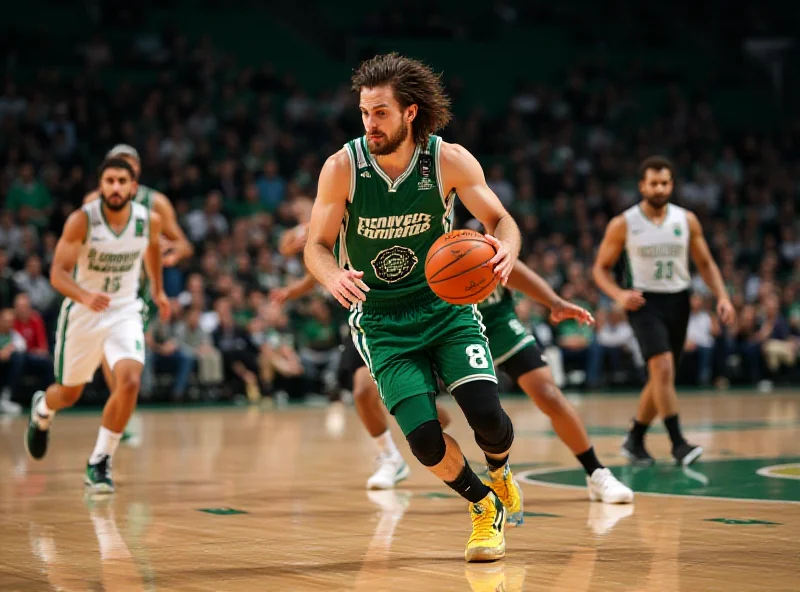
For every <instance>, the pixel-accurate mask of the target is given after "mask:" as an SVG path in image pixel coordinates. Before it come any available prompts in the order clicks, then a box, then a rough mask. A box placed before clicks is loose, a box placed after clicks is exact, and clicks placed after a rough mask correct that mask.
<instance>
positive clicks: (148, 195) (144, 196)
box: [133, 185, 158, 333]
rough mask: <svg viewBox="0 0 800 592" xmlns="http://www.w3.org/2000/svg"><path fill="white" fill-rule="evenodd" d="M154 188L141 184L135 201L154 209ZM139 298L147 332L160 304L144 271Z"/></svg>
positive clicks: (140, 281)
mask: <svg viewBox="0 0 800 592" xmlns="http://www.w3.org/2000/svg"><path fill="white" fill-rule="evenodd" d="M154 196H155V194H154V190H153V189H151V188H150V187H148V186H147V185H139V190H138V191H137V192H136V196H135V197H134V198H133V201H135V202H136V203H140V204H142V205H143V206H144V207H146V208H147V209H148V210H151V211H152V210H153V203H154V201H155V199H154ZM139 298H141V299H142V302H143V303H144V305H143V306H142V318H143V319H144V331H145V333H147V327H148V326H149V325H150V320H151V319H154V318H155V317H157V316H158V306H156V303H155V302H153V297H152V296H151V294H150V279H149V278H148V277H147V274H146V273H142V277H141V278H140V279H139Z"/></svg>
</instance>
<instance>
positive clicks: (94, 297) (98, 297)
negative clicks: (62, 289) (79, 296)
mask: <svg viewBox="0 0 800 592" xmlns="http://www.w3.org/2000/svg"><path fill="white" fill-rule="evenodd" d="M81 304H83V305H84V306H85V307H86V308H90V309H92V310H93V311H94V312H103V311H104V310H105V309H107V308H108V305H109V304H111V297H110V296H109V295H108V294H105V293H103V292H87V293H86V295H85V296H84V297H83V300H82V301H81Z"/></svg>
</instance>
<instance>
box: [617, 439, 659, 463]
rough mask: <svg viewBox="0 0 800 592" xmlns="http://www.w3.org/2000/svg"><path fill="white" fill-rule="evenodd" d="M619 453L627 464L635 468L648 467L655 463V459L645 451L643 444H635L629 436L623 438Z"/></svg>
mask: <svg viewBox="0 0 800 592" xmlns="http://www.w3.org/2000/svg"><path fill="white" fill-rule="evenodd" d="M619 452H620V454H622V456H624V457H625V458H627V459H628V462H630V463H631V464H632V465H634V466H636V467H650V466H652V465H654V464H655V462H656V459H654V458H653V457H652V456H650V453H649V452H647V449H646V448H645V447H644V442H635V441H634V440H633V439H632V438H631V437H630V435H628V437H627V438H625V441H624V442H623V443H622V447H621V448H620V449H619Z"/></svg>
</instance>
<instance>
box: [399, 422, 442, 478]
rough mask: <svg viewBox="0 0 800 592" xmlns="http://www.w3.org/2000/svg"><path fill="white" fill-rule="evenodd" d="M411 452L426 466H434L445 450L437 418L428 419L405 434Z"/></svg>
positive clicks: (440, 459) (440, 460)
mask: <svg viewBox="0 0 800 592" xmlns="http://www.w3.org/2000/svg"><path fill="white" fill-rule="evenodd" d="M406 441H407V442H408V446H409V447H410V448H411V452H412V453H413V454H414V456H415V457H416V458H417V460H418V461H419V462H421V463H422V464H423V465H425V466H426V467H435V466H436V465H438V464H439V463H440V462H442V460H444V455H445V453H446V452H447V444H446V443H445V441H444V434H443V433H442V425H441V424H440V423H439V422H438V421H437V420H429V421H426V422H425V423H423V424H422V425H420V426H418V427H416V428H414V429H413V430H411V432H410V433H409V434H408V435H407V436H406Z"/></svg>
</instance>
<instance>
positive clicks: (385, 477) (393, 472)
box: [367, 454, 411, 489]
mask: <svg viewBox="0 0 800 592" xmlns="http://www.w3.org/2000/svg"><path fill="white" fill-rule="evenodd" d="M409 473H411V469H409V468H408V465H407V464H406V461H404V460H403V457H402V456H400V455H399V454H398V455H397V456H379V457H378V470H377V471H375V472H374V473H373V474H372V477H370V478H369V479H368V480H367V489H392V488H393V487H394V486H395V485H396V484H397V483H400V481H402V480H403V479H406V478H408V475H409Z"/></svg>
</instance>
